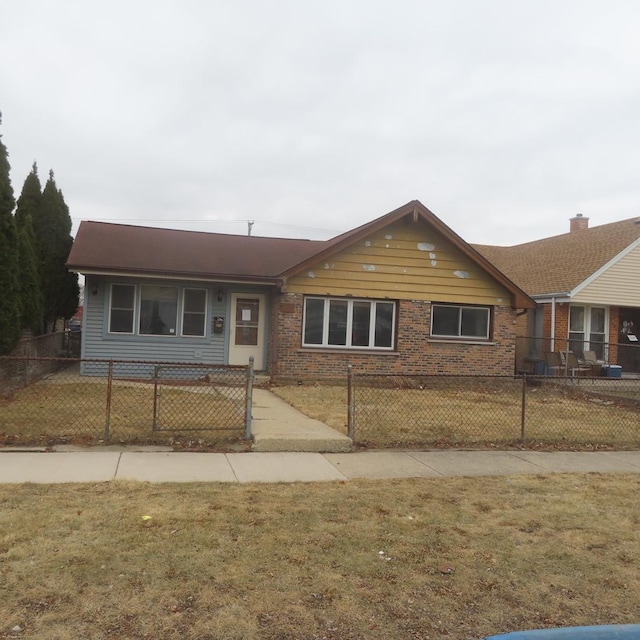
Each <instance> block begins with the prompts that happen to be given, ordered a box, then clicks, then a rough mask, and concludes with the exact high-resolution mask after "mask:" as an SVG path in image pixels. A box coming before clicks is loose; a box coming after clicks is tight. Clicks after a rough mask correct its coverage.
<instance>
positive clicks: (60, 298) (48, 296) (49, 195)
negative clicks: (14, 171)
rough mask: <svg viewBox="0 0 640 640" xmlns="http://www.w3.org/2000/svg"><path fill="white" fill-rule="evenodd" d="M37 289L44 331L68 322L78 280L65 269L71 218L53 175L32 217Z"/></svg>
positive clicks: (69, 249)
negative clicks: (42, 314) (41, 304)
mask: <svg viewBox="0 0 640 640" xmlns="http://www.w3.org/2000/svg"><path fill="white" fill-rule="evenodd" d="M33 223H34V224H33V229H34V232H35V237H36V252H37V255H38V261H39V270H40V286H41V291H42V294H43V299H44V327H43V329H44V331H45V332H46V331H47V329H48V328H49V327H51V329H52V330H55V325H56V321H57V320H58V319H59V318H70V317H71V316H72V315H73V314H74V313H75V310H76V308H77V306H78V295H79V292H80V289H79V287H78V276H77V275H76V274H75V273H71V272H70V271H69V270H68V269H67V268H66V266H65V264H66V262H67V257H68V256H69V251H71V245H72V244H73V238H72V237H71V216H70V215H69V207H67V204H66V202H65V201H64V197H63V195H62V191H60V190H59V189H58V187H57V185H56V181H55V178H54V175H53V171H50V172H49V179H48V180H47V184H45V186H44V190H43V192H42V199H41V200H40V206H39V207H38V209H37V213H36V216H35V217H33Z"/></svg>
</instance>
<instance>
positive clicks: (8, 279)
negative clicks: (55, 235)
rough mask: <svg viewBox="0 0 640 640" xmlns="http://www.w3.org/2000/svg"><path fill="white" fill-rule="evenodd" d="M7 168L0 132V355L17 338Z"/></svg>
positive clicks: (12, 223)
mask: <svg viewBox="0 0 640 640" xmlns="http://www.w3.org/2000/svg"><path fill="white" fill-rule="evenodd" d="M0 124H2V114H0ZM10 168H11V167H10V165H9V154H8V153H7V148H6V147H5V146H4V143H3V142H2V136H0V355H5V354H7V353H10V352H11V351H12V350H13V349H14V347H15V346H16V344H18V340H19V339H20V297H19V290H18V244H17V233H16V223H15V220H14V217H13V207H14V205H15V200H14V197H13V188H12V187H11V179H10V177H9V170H10Z"/></svg>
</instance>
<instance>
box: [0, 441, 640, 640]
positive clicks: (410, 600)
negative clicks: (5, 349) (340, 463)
mask: <svg viewBox="0 0 640 640" xmlns="http://www.w3.org/2000/svg"><path fill="white" fill-rule="evenodd" d="M4 455H11V454H4ZM639 491H640V478H639V477H638V476H628V475H608V476H602V475H591V476H579V475H555V476H548V477H543V476H536V477H532V476H531V477H529V476H519V477H511V478H453V479H437V480H425V479H416V480H399V481H383V482H372V481H369V482H366V481H350V482H348V483H339V482H338V483H320V484H314V485H301V484H297V485H296V484H293V485H260V486H257V485H211V484H199V485H180V486H178V485H145V484H135V483H118V482H116V483H111V484H96V485H58V486H55V487H50V486H36V485H21V486H0V507H1V508H0V595H1V597H0V638H11V639H15V638H23V639H34V638H51V639H52V640H72V639H73V640H75V639H77V638H92V639H93V640H101V639H105V640H106V639H108V638H139V639H152V640H156V639H157V638H163V639H166V640H171V639H176V640H177V639H180V640H185V639H198V640H214V639H215V640H218V639H221V638H225V639H234V638H235V639H238V640H252V639H255V640H257V639H261V640H276V639H277V640H294V639H295V640H319V639H328V640H352V639H358V640H361V639H362V640H364V639H369V640H376V639H380V640H395V639H398V640H406V639H407V638H412V639H427V638H428V639H434V640H435V639H438V640H441V639H449V640H473V639H478V638H482V637H483V636H485V635H489V634H494V633H499V632H506V631H510V630H514V629H526V628H532V627H551V626H560V625H567V626H569V625H583V624H584V625H590V624H606V623H631V622H637V621H638V602H640V582H639V581H638V580H637V576H638V567H639V566H640V515H639V513H640V512H639V511H638V508H637V496H638V493H639ZM143 516H144V518H143Z"/></svg>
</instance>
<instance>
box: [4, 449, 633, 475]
mask: <svg viewBox="0 0 640 640" xmlns="http://www.w3.org/2000/svg"><path fill="white" fill-rule="evenodd" d="M549 473H640V451H602V452H596V453H592V452H586V453H582V452H561V451H554V452H540V451H450V450H447V451H364V452H356V453H324V454H322V453H308V452H306V453H294V452H274V453H258V452H251V453H183V452H169V451H157V450H156V451H149V450H145V448H139V449H137V450H136V449H135V448H133V447H132V448H122V449H120V450H109V448H95V449H82V450H78V451H57V452H56V451H54V452H50V453H44V452H40V451H24V450H20V451H18V450H10V449H3V450H0V483H22V482H34V483H45V484H49V483H61V482H109V481H112V480H137V481H142V482H226V483H245V482H321V481H332V480H342V481H344V480H353V479H356V478H366V479H371V480H381V479H390V478H441V477H447V476H504V475H521V474H549Z"/></svg>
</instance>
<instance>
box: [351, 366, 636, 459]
mask: <svg viewBox="0 0 640 640" xmlns="http://www.w3.org/2000/svg"><path fill="white" fill-rule="evenodd" d="M348 416H349V424H348V431H349V435H350V436H351V437H352V438H353V440H354V443H357V444H359V445H364V446H371V447H417V446H422V447H425V446H428V447H446V446H449V447H463V446H481V445H482V446H521V445H522V444H523V443H526V445H527V446H536V445H538V444H539V445H541V446H553V447H558V448H595V447H608V446H611V447H622V448H632V447H638V446H639V445H640V379H626V378H623V379H613V378H606V377H577V376H573V377H571V376H569V377H564V376H556V377H548V376H528V375H526V374H525V375H522V376H516V377H513V376H511V377H479V376H473V377H472V376H413V377H408V376H380V375H363V374H355V373H353V371H351V372H350V375H349V388H348Z"/></svg>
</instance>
